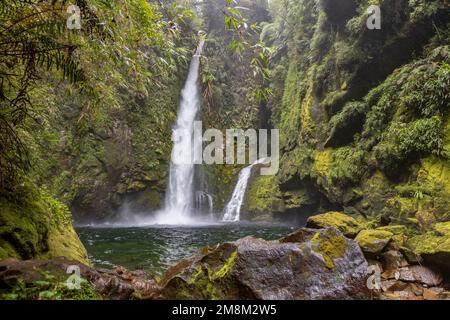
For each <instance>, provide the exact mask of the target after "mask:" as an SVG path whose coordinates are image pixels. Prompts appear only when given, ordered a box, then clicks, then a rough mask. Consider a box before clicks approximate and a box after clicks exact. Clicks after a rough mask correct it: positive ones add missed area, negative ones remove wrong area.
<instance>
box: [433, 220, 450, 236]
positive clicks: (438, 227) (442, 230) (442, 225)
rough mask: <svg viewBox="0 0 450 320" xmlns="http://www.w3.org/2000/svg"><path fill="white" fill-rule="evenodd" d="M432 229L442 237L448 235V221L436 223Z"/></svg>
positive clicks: (449, 224) (449, 233)
mask: <svg viewBox="0 0 450 320" xmlns="http://www.w3.org/2000/svg"><path fill="white" fill-rule="evenodd" d="M433 229H434V230H435V231H436V232H438V233H439V234H440V235H442V236H445V235H450V221H447V222H439V223H436V224H435V225H434V226H433Z"/></svg>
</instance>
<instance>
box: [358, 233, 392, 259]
mask: <svg viewBox="0 0 450 320" xmlns="http://www.w3.org/2000/svg"><path fill="white" fill-rule="evenodd" d="M393 236H394V234H393V233H392V232H390V231H386V230H362V231H361V232H360V233H358V235H357V236H356V238H355V240H356V242H357V243H358V244H359V246H360V247H361V249H362V251H363V252H364V253H365V254H369V255H377V254H380V253H381V252H382V251H383V249H384V248H385V247H386V246H387V244H388V243H389V241H391V239H392V237H393Z"/></svg>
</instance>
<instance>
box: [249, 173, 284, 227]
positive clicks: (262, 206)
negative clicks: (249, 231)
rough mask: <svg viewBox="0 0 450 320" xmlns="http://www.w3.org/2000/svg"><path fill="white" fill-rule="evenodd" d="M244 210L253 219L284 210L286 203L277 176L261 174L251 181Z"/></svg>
mask: <svg viewBox="0 0 450 320" xmlns="http://www.w3.org/2000/svg"><path fill="white" fill-rule="evenodd" d="M242 211H243V212H247V213H249V214H250V215H251V216H250V218H251V219H252V220H255V219H257V218H258V217H259V216H261V215H267V214H269V215H270V214H271V213H272V212H282V211H284V203H283V199H282V196H281V192H280V189H279V182H278V179H277V177H276V176H259V177H256V178H254V180H253V181H251V183H250V186H249V188H248V190H247V192H246V194H245V199H244V205H243V210H242Z"/></svg>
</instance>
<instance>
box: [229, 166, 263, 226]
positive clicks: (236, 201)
mask: <svg viewBox="0 0 450 320" xmlns="http://www.w3.org/2000/svg"><path fill="white" fill-rule="evenodd" d="M265 161H266V158H264V159H260V160H258V161H256V162H254V163H252V164H251V165H250V166H248V167H245V168H244V169H242V170H241V172H240V173H239V178H238V182H237V183H236V186H235V187H234V190H233V195H232V196H231V200H230V201H229V202H228V203H227V205H226V207H225V210H224V215H223V218H222V220H223V221H233V222H235V221H239V219H240V213H241V207H242V203H243V202H244V196H245V191H246V190H247V184H248V179H249V178H250V176H251V173H252V168H253V167H254V166H255V165H257V164H261V163H263V162H265Z"/></svg>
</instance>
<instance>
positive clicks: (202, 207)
mask: <svg viewBox="0 0 450 320" xmlns="http://www.w3.org/2000/svg"><path fill="white" fill-rule="evenodd" d="M195 202H196V208H197V209H198V211H199V212H200V213H207V214H208V215H209V217H210V218H213V214H214V201H213V197H212V196H211V195H210V194H209V193H207V192H205V191H197V192H196V193H195Z"/></svg>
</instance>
